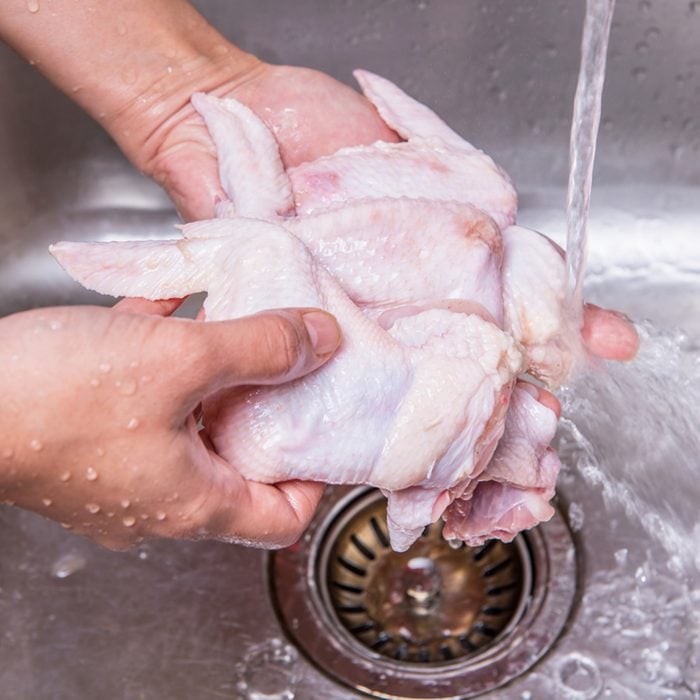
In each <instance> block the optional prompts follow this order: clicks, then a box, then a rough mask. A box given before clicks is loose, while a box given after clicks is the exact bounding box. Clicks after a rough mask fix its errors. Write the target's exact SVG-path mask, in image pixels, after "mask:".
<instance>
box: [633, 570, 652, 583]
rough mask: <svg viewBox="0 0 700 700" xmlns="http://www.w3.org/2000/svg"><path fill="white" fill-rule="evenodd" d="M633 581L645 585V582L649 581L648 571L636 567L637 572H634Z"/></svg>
mask: <svg viewBox="0 0 700 700" xmlns="http://www.w3.org/2000/svg"><path fill="white" fill-rule="evenodd" d="M634 579H635V581H636V582H637V583H638V584H640V585H644V584H645V583H647V581H648V580H649V571H648V569H647V567H645V566H638V567H637V570H636V571H635V572H634Z"/></svg>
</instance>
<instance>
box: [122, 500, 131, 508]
mask: <svg viewBox="0 0 700 700" xmlns="http://www.w3.org/2000/svg"><path fill="white" fill-rule="evenodd" d="M120 505H121V507H122V508H128V507H129V506H130V505H131V501H130V500H129V499H128V498H124V499H122V501H121V503H120Z"/></svg>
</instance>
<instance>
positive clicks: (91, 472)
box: [85, 467, 97, 481]
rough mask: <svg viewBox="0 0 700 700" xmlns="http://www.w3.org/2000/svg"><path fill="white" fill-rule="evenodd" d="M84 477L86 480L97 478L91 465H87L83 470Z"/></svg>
mask: <svg viewBox="0 0 700 700" xmlns="http://www.w3.org/2000/svg"><path fill="white" fill-rule="evenodd" d="M85 478H86V479H87V480H88V481H95V479H97V472H96V471H95V470H94V469H93V468H92V467H88V468H87V469H86V470H85Z"/></svg>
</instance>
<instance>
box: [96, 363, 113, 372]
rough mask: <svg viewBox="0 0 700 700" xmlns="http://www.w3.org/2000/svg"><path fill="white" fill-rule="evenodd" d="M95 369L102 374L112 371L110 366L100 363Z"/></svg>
mask: <svg viewBox="0 0 700 700" xmlns="http://www.w3.org/2000/svg"><path fill="white" fill-rule="evenodd" d="M97 369H99V370H100V372H102V374H108V373H109V372H111V371H112V365H110V364H109V362H101V363H100V365H99V366H98V368H97Z"/></svg>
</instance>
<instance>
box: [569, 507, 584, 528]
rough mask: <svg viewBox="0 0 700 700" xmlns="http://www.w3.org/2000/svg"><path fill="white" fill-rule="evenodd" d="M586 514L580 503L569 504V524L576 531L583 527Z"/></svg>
mask: <svg viewBox="0 0 700 700" xmlns="http://www.w3.org/2000/svg"><path fill="white" fill-rule="evenodd" d="M583 521H584V515H583V508H582V506H581V504H580V503H572V504H571V505H570V506H569V525H570V526H571V529H572V530H573V531H574V532H578V531H579V530H580V529H581V528H582V527H583Z"/></svg>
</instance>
